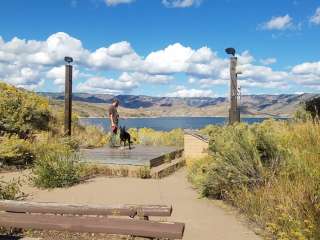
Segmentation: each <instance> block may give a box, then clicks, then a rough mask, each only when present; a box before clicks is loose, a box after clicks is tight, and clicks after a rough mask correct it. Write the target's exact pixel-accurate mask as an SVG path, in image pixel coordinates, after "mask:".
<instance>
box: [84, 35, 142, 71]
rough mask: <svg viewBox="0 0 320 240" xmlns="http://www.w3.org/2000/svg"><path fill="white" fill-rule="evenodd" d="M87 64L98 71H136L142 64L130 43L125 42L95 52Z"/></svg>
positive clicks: (89, 57)
mask: <svg viewBox="0 0 320 240" xmlns="http://www.w3.org/2000/svg"><path fill="white" fill-rule="evenodd" d="M86 64H87V65H88V66H89V67H94V68H98V69H116V70H124V71H128V70H130V71H134V70H137V68H139V67H140V66H141V64H142V62H141V58H140V56H139V55H138V54H137V53H136V52H135V51H134V50H133V49H132V47H131V45H130V43H128V42H126V41H123V42H118V43H114V44H112V45H110V46H109V47H102V48H99V49H97V50H95V51H94V52H92V53H91V54H90V55H89V56H88V59H87V61H86Z"/></svg>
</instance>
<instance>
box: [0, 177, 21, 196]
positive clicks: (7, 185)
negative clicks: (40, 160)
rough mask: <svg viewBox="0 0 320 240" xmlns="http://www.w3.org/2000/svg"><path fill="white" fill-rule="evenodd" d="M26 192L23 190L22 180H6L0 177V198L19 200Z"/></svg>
mask: <svg viewBox="0 0 320 240" xmlns="http://www.w3.org/2000/svg"><path fill="white" fill-rule="evenodd" d="M23 196H24V193H23V192H22V191H21V182H20V180H19V179H18V180H15V179H13V180H11V181H10V182H5V181H3V180H2V179H0V200H18V199H21V198H23Z"/></svg>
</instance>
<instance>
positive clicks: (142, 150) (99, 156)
mask: <svg viewBox="0 0 320 240" xmlns="http://www.w3.org/2000/svg"><path fill="white" fill-rule="evenodd" d="M176 151H178V149H177V148H175V147H166V146H142V145H135V146H133V148H132V149H131V150H129V149H128V148H127V147H126V148H123V147H119V148H110V147H103V148H97V149H83V150H81V159H82V160H83V161H85V162H92V163H100V164H117V165H132V166H150V167H152V165H153V163H155V162H157V161H156V160H157V159H159V158H161V157H165V156H166V155H168V154H171V153H174V152H176Z"/></svg>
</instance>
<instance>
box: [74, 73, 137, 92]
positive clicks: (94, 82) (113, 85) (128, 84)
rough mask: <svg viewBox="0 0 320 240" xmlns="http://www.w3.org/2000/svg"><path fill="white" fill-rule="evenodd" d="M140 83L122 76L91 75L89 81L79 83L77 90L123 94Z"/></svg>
mask: <svg viewBox="0 0 320 240" xmlns="http://www.w3.org/2000/svg"><path fill="white" fill-rule="evenodd" d="M137 86H138V85H137V83H136V82H133V81H130V80H127V79H123V78H122V77H121V76H120V77H119V78H118V79H113V78H105V77H102V76H94V77H90V78H89V79H88V80H87V81H85V82H83V83H79V84H78V85H77V88H76V89H77V90H78V91H79V92H94V93H105V94H123V93H126V92H128V91H131V90H132V89H134V88H136V87H137Z"/></svg>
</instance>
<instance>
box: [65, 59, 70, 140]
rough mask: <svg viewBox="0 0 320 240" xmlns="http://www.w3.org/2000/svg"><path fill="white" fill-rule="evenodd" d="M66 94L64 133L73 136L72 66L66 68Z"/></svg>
mask: <svg viewBox="0 0 320 240" xmlns="http://www.w3.org/2000/svg"><path fill="white" fill-rule="evenodd" d="M65 68H66V69H65V93H64V131H65V134H66V135H67V136H71V122H72V65H69V64H67V65H66V66H65Z"/></svg>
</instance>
